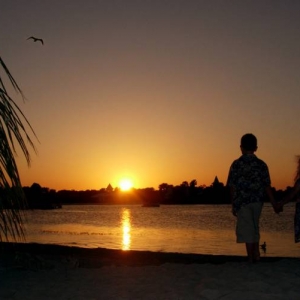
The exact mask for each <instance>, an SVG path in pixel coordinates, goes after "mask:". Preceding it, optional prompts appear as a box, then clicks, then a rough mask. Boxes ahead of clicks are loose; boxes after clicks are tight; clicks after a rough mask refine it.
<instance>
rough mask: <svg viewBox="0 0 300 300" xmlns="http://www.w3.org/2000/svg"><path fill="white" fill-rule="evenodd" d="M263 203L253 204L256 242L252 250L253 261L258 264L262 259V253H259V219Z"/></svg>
mask: <svg viewBox="0 0 300 300" xmlns="http://www.w3.org/2000/svg"><path fill="white" fill-rule="evenodd" d="M262 207H263V203H253V204H252V208H253V226H254V234H255V235H254V240H253V241H254V242H253V248H252V251H253V252H252V257H253V261H254V262H257V261H259V259H260V251H259V240H260V232H259V219H260V216H261V212H262Z"/></svg>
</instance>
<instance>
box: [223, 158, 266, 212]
mask: <svg viewBox="0 0 300 300" xmlns="http://www.w3.org/2000/svg"><path fill="white" fill-rule="evenodd" d="M227 185H228V186H229V187H233V188H234V189H233V190H234V193H233V209H234V210H235V211H238V210H239V209H240V208H241V207H242V206H243V205H246V204H249V203H254V202H263V201H264V196H265V189H266V187H268V186H270V185H271V180H270V175H269V169H268V166H267V165H266V163H265V162H264V161H262V160H261V159H259V158H257V157H256V155H254V154H243V155H242V156H241V157H240V158H239V159H237V160H235V161H234V162H233V163H232V165H231V167H230V170H229V175H228V180H227Z"/></svg>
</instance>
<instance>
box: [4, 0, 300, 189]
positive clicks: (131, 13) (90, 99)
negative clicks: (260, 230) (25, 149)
mask: <svg viewBox="0 0 300 300" xmlns="http://www.w3.org/2000/svg"><path fill="white" fill-rule="evenodd" d="M299 12H300V3H299V2H298V1H288V2H284V1H276V0H274V1H263V2H262V3H260V2H254V1H253V2H252V1H249V2H244V1H230V3H228V2H226V1H178V0H174V1H155V0H154V1H130V0H129V1H77V0H72V1H71V0H64V1H58V0H53V1H43V2H39V1H32V0H29V1H26V2H25V1H24V2H21V1H19V2H16V3H15V2H9V1H7V2H6V3H4V4H1V18H0V45H1V48H0V51H1V52H0V55H1V57H2V59H3V60H4V61H5V62H6V64H7V66H8V67H9V69H10V71H11V72H12V74H13V75H14V77H15V79H16V80H17V82H18V83H19V85H20V86H21V88H22V90H23V92H24V94H25V95H26V97H27V99H28V101H26V102H25V103H23V102H22V100H21V99H20V98H19V97H18V96H17V95H15V94H13V97H14V99H15V100H16V101H17V103H18V105H19V106H20V108H21V109H22V111H23V112H24V113H25V115H26V117H27V118H28V119H29V121H30V123H31V125H32V126H33V128H34V129H35V131H36V134H37V136H38V138H39V141H40V143H39V142H36V146H37V149H38V154H37V155H35V154H34V152H32V165H31V167H30V168H28V167H27V166H26V163H25V159H24V158H23V157H22V156H21V153H19V157H18V159H17V162H18V165H19V169H20V174H21V178H22V182H23V185H31V184H32V183H34V182H37V183H39V184H40V185H42V186H45V187H49V188H53V189H56V190H60V189H75V190H85V189H100V188H102V187H106V186H107V185H108V184H109V183H111V184H112V186H113V187H116V186H118V185H119V181H120V180H121V179H122V178H123V177H130V178H131V179H132V180H133V182H134V186H135V187H136V188H145V187H154V188H158V185H159V184H161V183H164V182H166V183H169V184H174V185H177V184H181V183H182V182H183V181H188V182H190V181H191V180H193V179H196V180H197V182H198V185H202V184H205V185H210V184H211V183H212V182H213V180H214V177H215V176H218V178H219V180H220V181H221V182H223V183H225V182H226V179H227V174H228V169H229V166H230V164H231V163H232V161H233V160H234V159H236V158H238V157H239V155H240V150H239V142H240V137H241V136H242V135H243V134H244V133H247V132H251V133H254V134H255V135H256V136H257V138H258V146H259V149H258V152H257V155H258V156H259V157H260V158H262V159H263V160H265V161H266V163H267V164H268V165H269V169H270V173H271V180H272V185H273V186H274V187H276V188H277V189H280V188H285V187H286V186H288V185H292V184H293V175H294V171H295V168H296V164H295V155H296V154H300V139H298V133H299V132H300V124H299V112H300V101H299V95H300V85H299V70H300V57H299V53H300V51H299V50H300V49H299V48H300V42H299V36H300V20H299ZM31 35H34V36H37V37H40V38H43V39H44V43H45V44H44V46H42V45H41V44H39V43H34V42H33V41H30V40H29V41H27V40H26V39H27V38H28V37H29V36H31Z"/></svg>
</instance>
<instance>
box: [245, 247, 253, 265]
mask: <svg viewBox="0 0 300 300" xmlns="http://www.w3.org/2000/svg"><path fill="white" fill-rule="evenodd" d="M246 251H247V256H248V261H249V262H250V263H253V262H254V261H255V257H254V243H246Z"/></svg>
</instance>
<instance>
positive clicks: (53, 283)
mask: <svg viewBox="0 0 300 300" xmlns="http://www.w3.org/2000/svg"><path fill="white" fill-rule="evenodd" d="M0 245H1V246H2V247H1V251H0V253H1V259H0V299H155V300H158V299H222V300H229V299H230V300H237V299H239V300H240V299H243V300H248V299H249V300H250V299H251V300H253V299H255V300H260V299H262V300H267V299H272V300H278V299H287V300H293V299H297V300H299V299H300V284H299V282H300V259H296V258H295V259H293V258H279V257H278V258H274V257H272V258H267V257H264V258H262V260H261V261H260V262H259V263H257V264H252V265H251V264H248V263H246V262H245V258H244V257H237V256H213V255H197V254H179V253H155V252H147V251H146V252H145V251H127V252H126V251H119V250H107V249H82V248H76V247H63V246H54V245H40V244H18V245H12V244H6V243H2V244H0Z"/></svg>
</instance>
